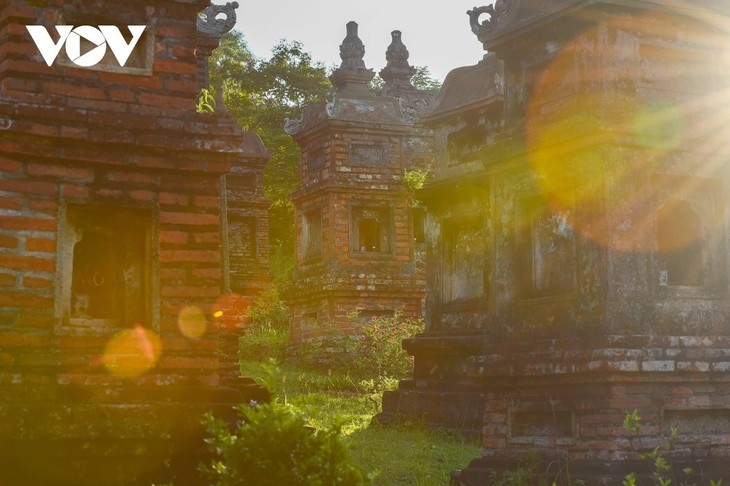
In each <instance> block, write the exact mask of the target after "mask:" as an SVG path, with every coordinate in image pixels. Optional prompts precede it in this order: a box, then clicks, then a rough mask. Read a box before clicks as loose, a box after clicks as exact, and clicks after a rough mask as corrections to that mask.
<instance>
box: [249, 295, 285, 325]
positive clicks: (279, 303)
mask: <svg viewBox="0 0 730 486" xmlns="http://www.w3.org/2000/svg"><path fill="white" fill-rule="evenodd" d="M250 315H251V326H252V327H272V328H274V329H280V330H282V331H286V330H288V329H289V317H290V316H289V308H288V307H287V306H286V304H285V303H284V301H283V300H281V297H280V296H279V292H278V291H277V290H276V288H272V289H269V290H267V291H265V292H262V293H261V294H260V295H259V296H257V297H256V298H255V299H254V301H253V304H252V305H251V311H250Z"/></svg>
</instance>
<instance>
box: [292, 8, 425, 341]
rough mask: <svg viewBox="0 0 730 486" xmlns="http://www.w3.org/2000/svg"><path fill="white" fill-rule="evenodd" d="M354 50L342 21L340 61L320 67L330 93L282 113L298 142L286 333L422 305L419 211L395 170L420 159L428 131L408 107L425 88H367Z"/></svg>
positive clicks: (352, 33) (410, 311)
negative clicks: (387, 92)
mask: <svg viewBox="0 0 730 486" xmlns="http://www.w3.org/2000/svg"><path fill="white" fill-rule="evenodd" d="M398 40H399V39H398ZM400 45H401V46H402V44H400ZM404 49H405V48H403V50H404ZM364 52H365V50H364V47H363V44H362V41H360V39H359V38H358V36H357V24H356V23H355V22H350V23H348V24H347V37H346V38H345V39H344V41H343V43H342V45H341V46H340V56H341V58H342V65H341V66H340V68H339V69H337V70H336V71H335V72H334V73H333V74H332V76H331V77H330V79H331V81H332V84H333V85H334V86H335V88H336V90H337V93H336V94H335V96H334V99H333V100H332V101H330V102H328V103H320V104H315V105H312V106H309V107H308V108H307V109H306V110H305V113H304V116H303V118H302V120H298V121H296V122H294V123H292V122H291V121H290V122H289V132H290V133H291V134H292V135H293V136H294V138H295V139H296V141H297V142H298V143H299V145H300V146H301V149H302V159H301V186H300V187H299V189H298V190H297V191H296V192H295V193H294V195H293V200H294V205H295V219H296V222H295V224H296V229H297V242H296V271H295V289H294V291H293V292H292V294H291V305H292V313H293V318H292V334H293V336H294V337H295V339H299V340H301V339H307V338H311V337H313V336H316V335H317V334H318V333H319V332H320V331H321V328H322V326H327V325H338V326H342V327H347V325H348V315H349V314H351V313H353V312H355V311H357V312H358V313H359V316H360V317H361V318H372V317H375V316H386V315H393V313H394V312H400V313H401V314H402V315H404V316H408V317H417V316H420V315H421V314H422V308H421V307H422V306H421V300H422V298H423V289H424V277H423V265H422V264H423V261H422V258H421V256H422V249H423V248H422V243H423V240H422V238H423V231H422V229H421V225H422V223H423V217H422V212H421V211H420V210H419V209H416V208H412V207H411V206H410V205H409V202H408V200H407V197H405V195H404V183H403V175H404V171H406V170H408V169H413V168H425V167H428V165H429V156H428V154H429V148H430V143H431V135H430V132H429V131H427V130H422V129H417V128H415V127H414V118H415V117H414V114H415V107H416V106H425V105H426V104H427V101H428V100H429V99H430V93H421V92H418V91H417V90H414V89H413V88H412V87H411V86H410V83H407V86H404V87H403V90H404V91H408V93H410V95H411V98H410V99H408V98H407V97H405V96H403V97H401V98H400V100H399V99H398V98H395V97H393V96H378V95H376V94H375V93H374V92H372V91H371V90H370V89H369V88H368V82H369V81H370V80H371V79H372V78H373V76H374V73H373V72H372V70H369V69H366V68H365V64H364V63H363V55H364ZM407 55H408V54H407V51H405V56H406V57H405V58H406V60H407ZM406 66H407V63H406ZM386 69H388V68H386ZM406 71H407V70H406ZM412 74H413V73H412V72H410V71H409V72H407V73H406V76H407V78H410V76H412ZM394 78H397V79H400V78H398V75H397V74H396V75H394ZM405 106H412V107H414V108H413V110H411V111H408V110H406V109H404V107H405Z"/></svg>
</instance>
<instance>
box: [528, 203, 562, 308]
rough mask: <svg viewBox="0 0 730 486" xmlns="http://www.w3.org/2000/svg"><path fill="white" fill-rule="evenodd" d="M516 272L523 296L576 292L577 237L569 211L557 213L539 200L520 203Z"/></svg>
mask: <svg viewBox="0 0 730 486" xmlns="http://www.w3.org/2000/svg"><path fill="white" fill-rule="evenodd" d="M516 216H517V217H516V224H517V228H516V235H517V238H516V240H517V252H516V257H517V259H516V260H517V261H516V263H517V269H518V278H519V287H520V291H521V293H522V295H523V296H525V297H536V296H545V295H554V294H562V293H567V292H572V291H574V290H575V286H576V283H575V282H576V277H575V260H576V259H575V234H574V231H573V227H572V218H573V215H572V214H571V211H570V210H562V211H555V210H553V209H552V208H550V207H549V206H548V205H547V204H545V202H544V201H543V200H542V198H540V197H529V198H525V199H522V200H520V201H519V203H518V205H517V215H516Z"/></svg>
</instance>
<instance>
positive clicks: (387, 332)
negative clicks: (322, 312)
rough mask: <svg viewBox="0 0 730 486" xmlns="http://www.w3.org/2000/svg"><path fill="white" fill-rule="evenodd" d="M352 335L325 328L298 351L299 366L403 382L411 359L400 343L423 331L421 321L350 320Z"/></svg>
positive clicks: (396, 317) (411, 362)
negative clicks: (343, 370) (343, 371)
mask: <svg viewBox="0 0 730 486" xmlns="http://www.w3.org/2000/svg"><path fill="white" fill-rule="evenodd" d="M349 319H350V323H351V325H352V327H353V328H354V329H355V331H354V334H352V333H351V334H349V335H348V334H347V332H346V331H345V330H343V329H342V328H341V327H338V326H324V327H322V328H320V330H319V331H318V334H319V337H318V338H317V339H314V340H312V341H310V342H305V343H302V345H301V346H300V347H299V353H298V354H299V356H298V358H297V361H298V363H299V364H300V365H302V366H306V367H310V368H314V369H317V368H320V369H338V368H341V369H346V370H347V371H348V373H351V374H353V375H355V376H357V377H359V378H372V377H388V378H405V377H407V376H408V375H409V374H410V373H411V371H412V370H413V357H412V356H410V355H409V354H408V353H406V352H405V351H404V350H403V347H402V344H403V339H405V338H409V337H413V336H415V335H416V334H417V333H418V332H420V331H422V330H423V320H422V319H407V318H403V317H401V316H400V315H399V314H397V313H396V314H395V315H394V316H392V317H373V318H372V319H371V320H368V321H363V320H362V319H360V318H359V317H358V316H357V314H353V315H351V316H350V317H349Z"/></svg>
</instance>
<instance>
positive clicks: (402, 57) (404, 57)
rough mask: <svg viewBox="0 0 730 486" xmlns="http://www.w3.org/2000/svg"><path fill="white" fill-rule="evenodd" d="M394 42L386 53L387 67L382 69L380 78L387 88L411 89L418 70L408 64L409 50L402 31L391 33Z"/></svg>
mask: <svg viewBox="0 0 730 486" xmlns="http://www.w3.org/2000/svg"><path fill="white" fill-rule="evenodd" d="M390 35H391V38H392V41H391V43H390V45H389V46H388V49H387V50H386V51H385V59H386V60H387V61H388V64H387V66H385V68H383V69H381V71H380V73H379V74H380V77H381V78H383V81H385V84H386V86H397V87H399V88H411V89H413V85H412V84H411V78H412V77H413V75H414V74H416V69H415V68H414V67H413V66H411V65H410V64H408V57H409V55H410V54H409V53H408V49H406V46H405V45H404V44H403V41H402V40H401V31H400V30H394V31H393V32H391V33H390Z"/></svg>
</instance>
